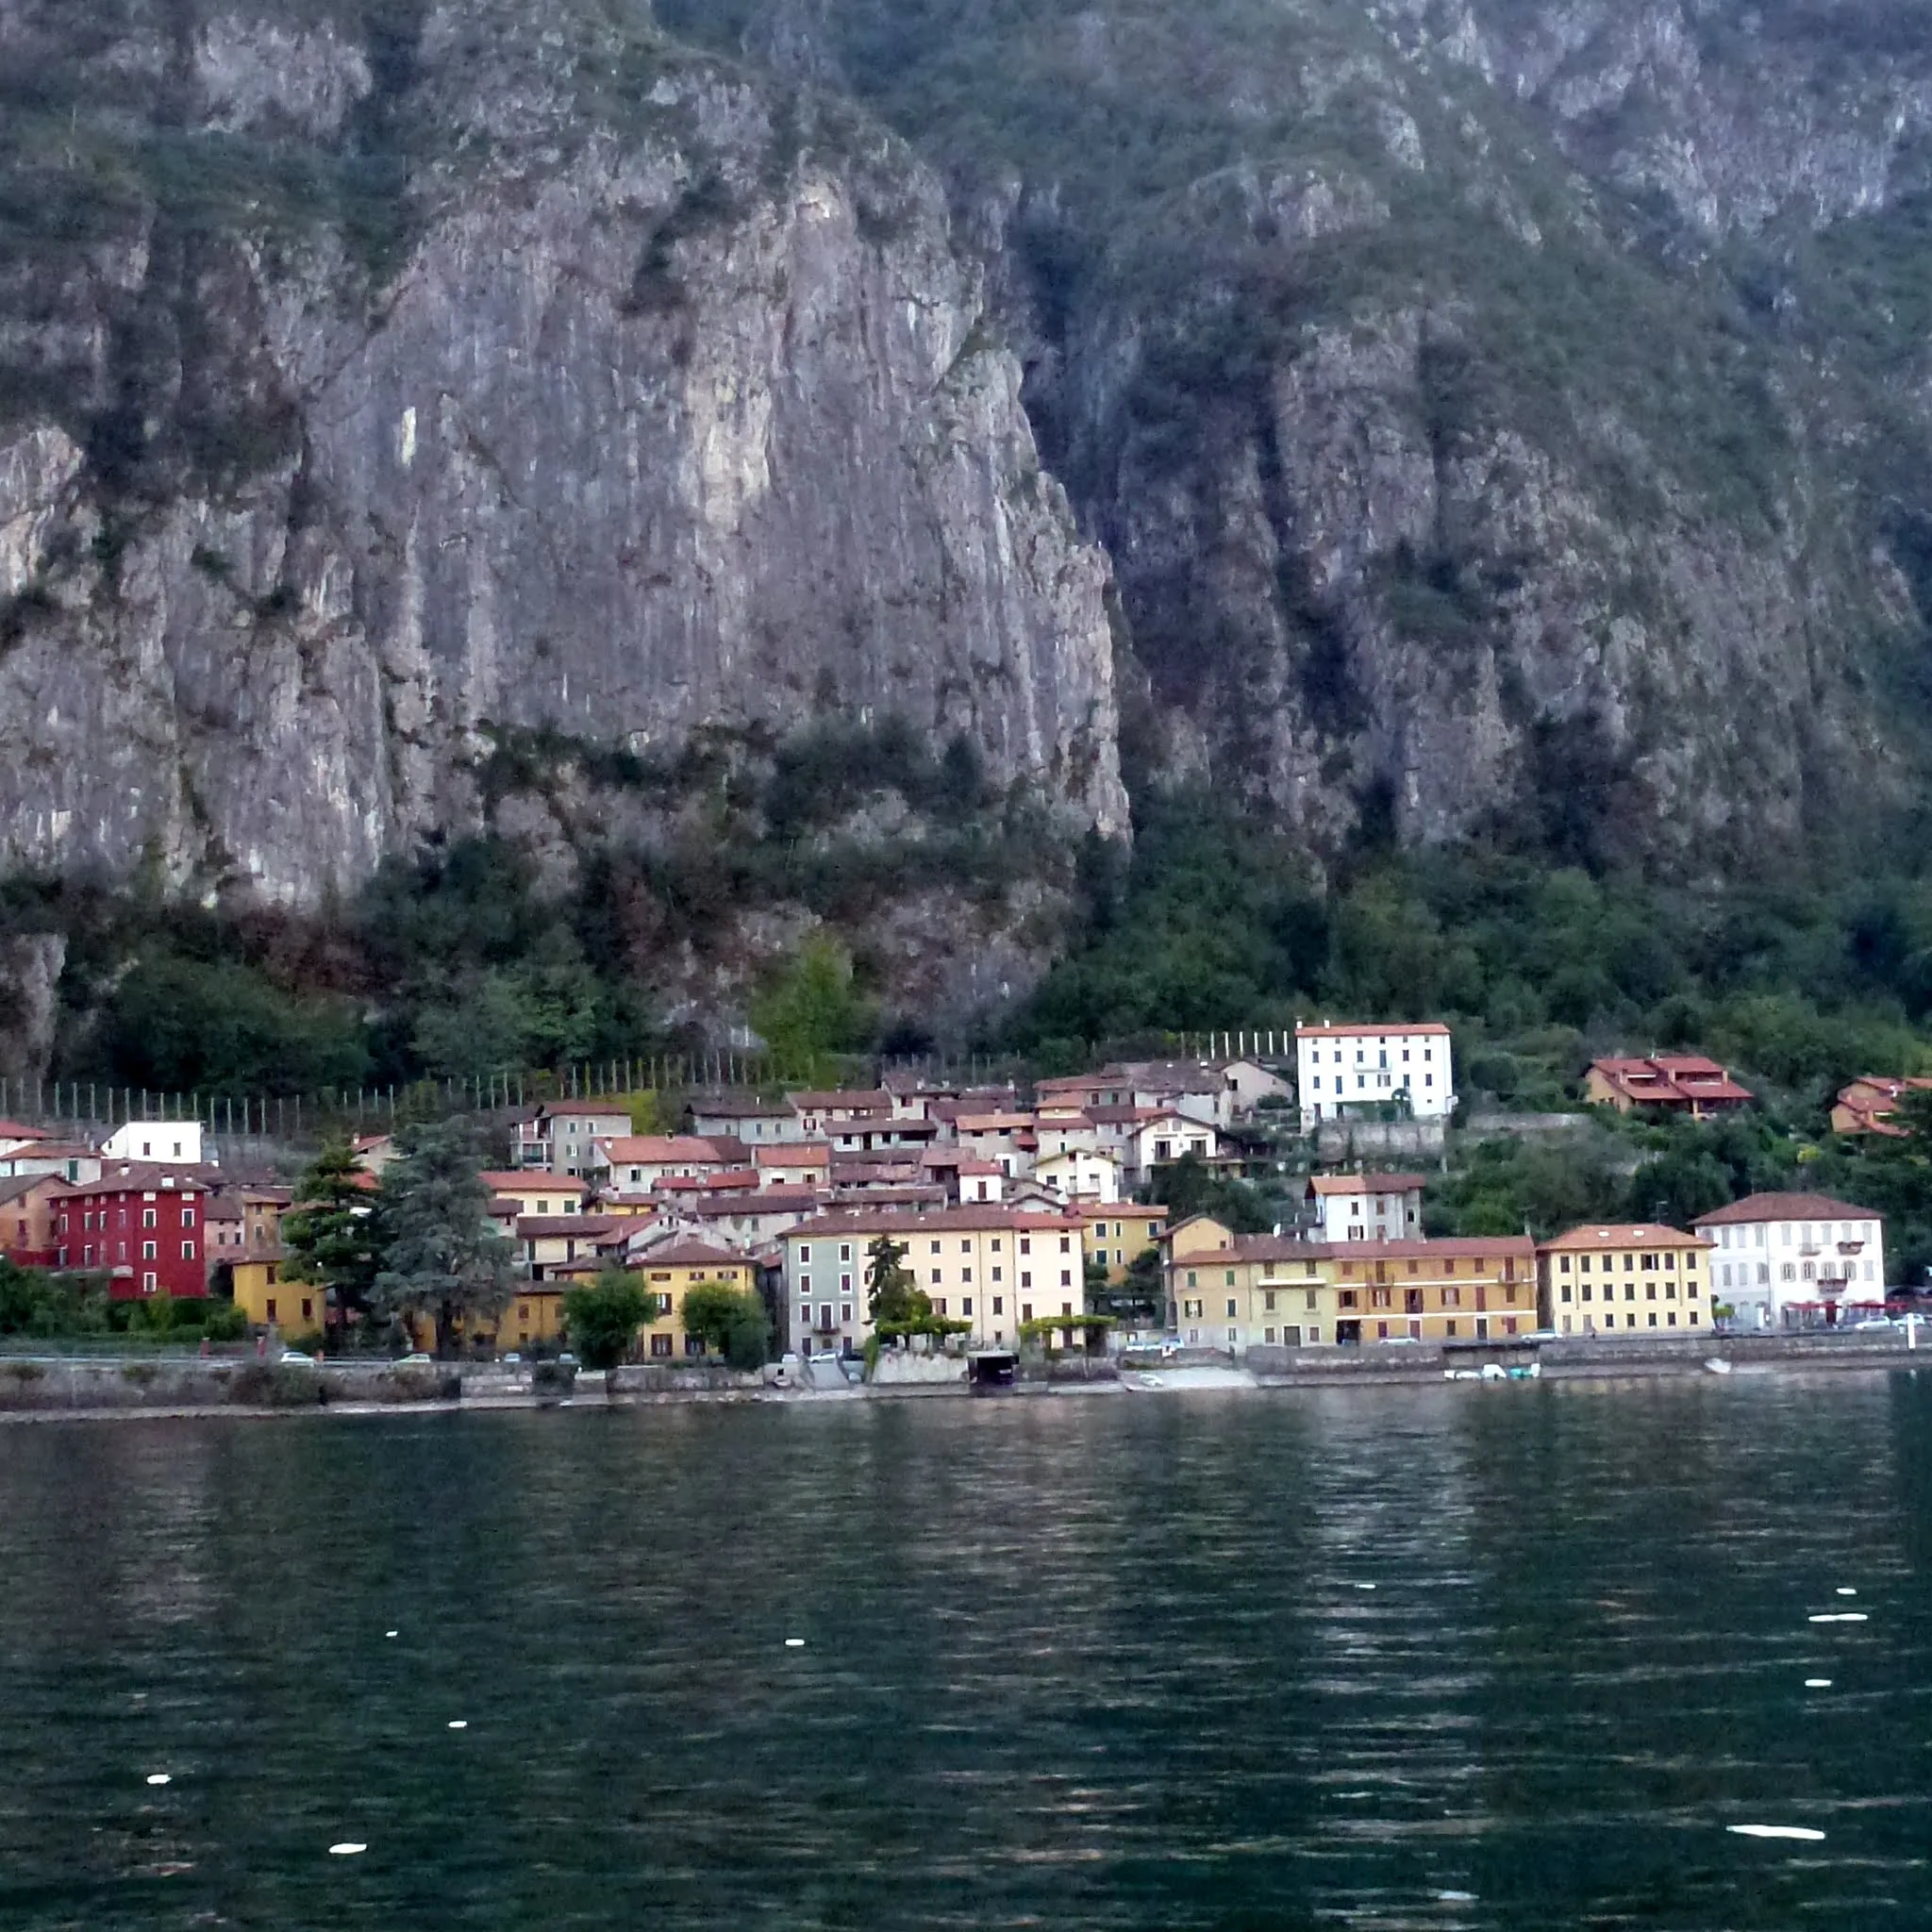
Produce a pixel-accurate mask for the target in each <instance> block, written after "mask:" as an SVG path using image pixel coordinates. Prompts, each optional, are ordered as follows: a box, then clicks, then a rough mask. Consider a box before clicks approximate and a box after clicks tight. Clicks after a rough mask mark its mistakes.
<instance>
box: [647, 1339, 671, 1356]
mask: <svg viewBox="0 0 1932 1932" xmlns="http://www.w3.org/2000/svg"><path fill="white" fill-rule="evenodd" d="M651 1353H652V1354H653V1355H655V1356H666V1355H669V1354H670V1353H671V1337H670V1336H668V1335H654V1336H652V1337H651Z"/></svg>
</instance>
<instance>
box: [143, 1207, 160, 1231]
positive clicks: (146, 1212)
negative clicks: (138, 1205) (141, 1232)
mask: <svg viewBox="0 0 1932 1932" xmlns="http://www.w3.org/2000/svg"><path fill="white" fill-rule="evenodd" d="M141 1224H142V1226H143V1227H157V1226H158V1225H159V1223H158V1220H157V1219H156V1217H155V1210H154V1209H153V1208H142V1210H141Z"/></svg>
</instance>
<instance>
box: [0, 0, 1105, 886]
mask: <svg viewBox="0 0 1932 1932" xmlns="http://www.w3.org/2000/svg"><path fill="white" fill-rule="evenodd" d="M67 11H68V9H66V8H61V7H58V6H56V5H54V4H52V0H0V66H4V65H7V64H8V63H9V62H10V63H11V64H12V67H13V71H14V72H15V74H16V75H21V76H22V77H23V81H22V84H23V86H24V88H25V91H26V92H27V93H28V95H29V97H30V102H31V106H30V108H29V110H28V111H25V112H24V113H23V115H22V116H21V117H20V118H18V119H17V120H16V121H15V122H14V123H13V124H12V125H11V126H10V127H9V129H8V137H7V153H6V156H5V158H4V161H0V165H4V167H5V168H6V170H7V172H8V177H9V178H8V188H9V191H10V192H11V195H12V198H13V200H14V201H15V202H16V203H17V202H18V201H19V199H20V198H21V197H22V196H25V195H33V194H39V195H43V196H47V195H58V196H64V197H66V200H67V202H68V203H69V204H70V207H69V208H67V209H65V210H63V213H64V214H65V216H66V218H65V219H63V220H61V221H60V222H58V223H55V222H49V223H47V224H45V225H42V226H41V227H39V228H35V227H34V225H33V224H32V223H31V221H27V222H25V224H24V225H25V227H26V228H27V229H28V230H29V231H30V232H28V233H27V234H26V235H25V238H24V240H23V242H22V245H21V246H20V247H18V248H15V249H11V250H8V251H7V253H6V256H5V257H0V600H4V601H0V856H4V858H5V859H7V860H8V861H10V862H12V863H14V864H18V865H25V866H28V867H32V868H36V869H42V870H47V871H58V870H70V869H73V868H75V867H78V866H84V865H87V864H91V863H92V864H98V865H102V866H105V867H108V868H109V869H113V870H125V869H127V868H129V867H131V866H133V865H135V864H137V863H142V862H146V863H150V864H153V865H157V866H158V867H159V868H160V869H161V872H162V874H163V875H164V876H166V877H167V878H169V879H171V880H172V881H174V882H175V884H176V885H177V886H179V887H182V888H184V889H185V888H191V887H192V888H193V889H195V890H208V889H214V888H219V887H222V886H224V885H228V884H241V885H245V886H246V887H248V888H249V889H250V890H252V891H256V892H258V893H260V894H262V895H265V896H267V897H270V898H273V899H277V900H281V901H284V902H292V903H300V902H304V901H308V900H312V899H313V898H314V897H315V896H316V895H317V894H318V893H319V892H321V891H323V890H324V889H325V887H326V886H327V885H328V884H329V883H330V882H331V881H338V882H342V883H347V882H350V881H353V880H355V879H357V878H358V877H360V876H362V875H364V874H367V873H368V872H369V871H370V870H371V869H372V868H373V867H374V866H375V863H376V862H377V860H378V859H379V858H380V857H381V856H382V855H383V854H384V853H386V852H389V851H392V850H395V849H397V848H399V847H401V846H404V845H406V844H407V843H408V841H410V840H411V839H412V838H413V837H415V836H417V835H419V834H423V833H425V832H430V831H461V830H463V829H465V828H467V827H470V826H473V825H475V824H476V823H478V812H479V803H478V796H477V788H476V785H475V775H474V774H475V763H476V760H477V757H478V754H479V752H480V751H481V750H482V749H483V748H484V747H485V746H486V744H487V742H488V741H489V736H490V733H491V731H492V730H501V729H503V728H506V727H515V728H518V729H522V730H525V731H541V732H550V733H555V734H558V735H559V736H561V737H564V738H568V739H572V740H583V741H591V742H602V743H609V744H618V745H622V746H625V747H626V748H628V749H629V750H631V751H633V752H639V753H646V754H654V753H658V752H665V753H671V752H675V749H676V747H677V746H678V745H679V744H680V743H681V742H682V741H684V740H685V739H687V738H688V737H689V736H690V734H691V732H692V731H693V730H695V729H698V728H699V727H706V728H708V729H710V730H712V731H719V730H724V731H733V732H738V733H741V734H742V735H743V736H744V737H745V738H746V739H747V740H749V741H753V742H769V741H774V740H776V739H779V738H782V737H783V736H784V735H786V734H787V733H789V732H790V731H791V730H792V729H794V728H795V727H797V726H798V725H800V724H804V723H806V722H808V720H809V719H810V718H811V717H812V716H813V715H814V714H815V713H818V712H823V711H825V710H827V709H833V710H838V711H841V712H857V713H859V714H861V715H865V714H874V715H878V714H884V713H888V712H891V713H897V714H899V715H902V716H903V717H904V718H906V719H907V720H908V722H909V723H910V724H912V725H913V727H914V728H915V729H916V730H917V731H918V732H919V733H921V734H922V735H924V737H925V738H926V739H927V740H928V741H930V742H931V743H932V744H934V746H935V747H941V746H943V745H944V744H945V743H946V742H947V741H950V740H951V739H953V738H955V737H960V738H963V739H965V740H966V741H968V742H970V744H971V745H972V746H973V747H974V749H975V750H976V752H977V754H978V756H979V758H980V759H981V761H982V762H983V765H984V767H985V769H986V771H987V772H988V774H989V775H990V776H991V778H992V779H993V780H995V781H997V782H998V783H1000V784H1003V785H1015V784H1018V785H1024V786H1026V787H1029V788H1031V789H1032V790H1033V791H1036V792H1037V793H1038V794H1040V795H1041V796H1043V797H1044V798H1045V799H1046V800H1047V801H1049V802H1050V803H1051V804H1052V805H1054V806H1055V807H1057V808H1059V809H1061V810H1062V811H1063V812H1064V813H1065V814H1066V816H1067V818H1068V820H1069V822H1070V823H1071V824H1074V825H1075V826H1091V827H1096V828H1098V829H1099V830H1101V831H1102V832H1103V833H1108V834H1112V833H1117V832H1120V831H1122V830H1124V825H1125V816H1126V814H1125V798H1124V791H1123V790H1122V786H1121V781H1120V775H1119V769H1118V761H1117V752H1116V718H1115V700H1114V691H1113V684H1112V641H1111V638H1110V634H1109V625H1108V613H1107V608H1106V598H1107V593H1108V565H1107V561H1106V558H1105V557H1104V555H1103V554H1102V553H1101V552H1100V551H1099V550H1098V549H1097V548H1096V547H1094V546H1092V545H1091V544H1089V543H1085V542H1082V541H1080V540H1079V538H1078V537H1077V535H1076V533H1075V532H1074V527H1073V522H1072V518H1071V515H1070V512H1069V509H1068V507H1067V504H1066V500H1065V498H1064V496H1063V494H1062V492H1061V491H1060V490H1059V488H1058V485H1057V484H1056V483H1055V482H1054V481H1053V479H1052V478H1051V477H1050V476H1048V475H1044V474H1043V473H1042V471H1041V466H1040V462H1039V458H1038V455H1037V452H1036V450H1035V446H1034V441H1033V437H1032V433H1031V430H1030V428H1029V426H1028V422H1027V418H1026V415H1025V412H1024V408H1022V406H1021V402H1020V380H1021V378H1020V371H1019V367H1018V365H1017V363H1016V362H1015V361H1014V360H1013V358H1011V357H1010V356H1009V355H1008V353H1007V352H1006V351H1005V350H1004V349H1002V348H1001V347H1000V346H999V345H998V343H997V341H996V340H995V339H994V337H993V336H992V334H991V332H990V331H989V330H988V328H987V327H986V326H985V323H984V316H983V303H982V297H981V292H980V285H979V277H978V273H977V271H976V270H975V269H974V268H973V267H972V266H970V265H969V264H968V263H967V262H965V261H963V260H962V259H961V258H960V257H959V256H958V254H956V252H955V251H954V249H953V248H952V246H951V244H950V241H949V231H948V219H947V212H946V208H945V203H944V198H943V195H942V193H941V191H940V189H939V188H938V186H937V185H936V183H935V181H934V179H933V178H932V177H931V176H930V175H927V174H926V173H924V171H923V170H922V168H921V167H920V166H919V165H918V163H917V162H916V161H915V160H914V159H913V158H912V157H911V156H910V154H909V153H908V151H907V150H906V149H905V148H903V147H902V146H900V145H899V144H898V143H897V142H894V141H892V140H891V138H890V137H888V136H886V135H884V134H883V133H882V132H881V131H879V130H878V129H876V128H875V127H874V126H872V125H868V124H867V123H866V122H865V121H864V120H863V119H862V117H860V116H858V115H857V114H855V113H852V112H850V111H848V110H844V109H842V108H838V107H837V106H836V105H827V104H826V103H824V102H823V101H821V100H819V99H817V98H816V97H814V96H812V95H810V94H809V93H798V92H791V91H789V90H785V89H781V88H773V87H767V86H764V85H761V84H758V83H755V82H754V81H752V80H750V79H748V78H746V77H745V76H743V75H738V74H734V73H732V72H730V71H728V70H725V69H724V68H721V67H720V66H718V65H717V64H716V63H714V62H712V61H710V60H708V59H705V58H698V57H692V56H687V55H685V54H683V53H681V52H679V51H678V50H677V49H675V47H672V46H671V45H669V44H668V43H667V42H664V41H662V40H661V39H660V38H659V37H658V35H657V34H656V32H655V31H654V30H653V29H652V28H651V26H650V25H649V23H648V17H647V15H646V14H645V13H644V10H643V9H642V8H632V9H629V10H628V14H627V13H626V9H625V8H608V9H607V8H590V7H576V6H572V5H565V4H556V0H543V4H538V0H532V4H530V5H528V6H522V7H517V6H510V5H508V4H504V0H497V4H493V5H490V6H480V7H479V6H458V5H453V4H452V5H437V6H434V7H426V8H425V7H418V6H412V5H403V4H398V5H396V6H394V7H392V8H342V9H341V10H340V17H333V18H332V17H330V9H328V8H313V9H305V10H304V11H305V13H306V15H307V19H306V24H302V25H295V24H291V21H290V19H289V18H288V17H287V10H286V9H284V8H280V7H277V6H275V5H273V4H270V0H253V4H250V0H233V4H230V5H227V6H225V7H216V6H214V5H212V4H209V5H208V6H196V7H182V6H176V5H170V6H166V7H163V6H160V5H158V4H157V5H154V6H145V5H142V4H140V0H129V4H128V5H126V6H124V7H120V8H112V9H108V8H103V9H101V11H102V14H103V17H104V18H111V19H112V21H113V22H114V25H112V27H111V28H103V29H102V30H100V31H99V32H98V33H97V34H95V35H93V36H89V35H85V34H84V35H80V36H78V37H68V36H65V35H63V34H62V32H61V23H62V17H63V16H64V15H65V13H66V12H67ZM385 21H386V22H387V24H386V25H385V24H383V23H384V22H385Z"/></svg>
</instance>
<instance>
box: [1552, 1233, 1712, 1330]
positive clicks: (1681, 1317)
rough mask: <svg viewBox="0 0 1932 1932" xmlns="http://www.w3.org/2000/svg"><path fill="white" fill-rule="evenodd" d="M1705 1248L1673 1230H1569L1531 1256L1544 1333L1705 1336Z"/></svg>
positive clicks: (1704, 1244)
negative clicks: (1685, 1333) (1673, 1332)
mask: <svg viewBox="0 0 1932 1932" xmlns="http://www.w3.org/2000/svg"><path fill="white" fill-rule="evenodd" d="M1711 1245H1712V1244H1711V1243H1710V1242H1709V1241H1706V1240H1704V1239H1703V1238H1702V1237H1701V1236H1699V1235H1694V1234H1685V1233H1684V1232H1683V1231H1682V1230H1681V1229H1679V1228H1674V1227H1658V1226H1656V1225H1650V1226H1641V1227H1640V1226H1632V1225H1627V1224H1626V1225H1622V1226H1613V1227H1573V1228H1572V1229H1571V1230H1570V1232H1569V1233H1568V1234H1562V1235H1558V1236H1557V1239H1556V1240H1555V1241H1544V1242H1543V1243H1542V1244H1541V1246H1540V1247H1539V1248H1538V1249H1537V1275H1538V1287H1539V1291H1540V1294H1541V1315H1542V1324H1543V1326H1544V1327H1546V1328H1554V1329H1555V1330H1556V1331H1557V1334H1559V1335H1612V1334H1614V1335H1625V1334H1629V1333H1631V1332H1633V1331H1634V1332H1637V1333H1640V1334H1645V1335H1648V1334H1650V1333H1651V1332H1652V1331H1653V1330H1656V1331H1657V1333H1659V1334H1668V1333H1669V1332H1670V1331H1671V1330H1672V1329H1676V1330H1678V1331H1679V1332H1683V1331H1685V1330H1690V1331H1691V1332H1693V1333H1694V1332H1700V1331H1701V1332H1704V1333H1708V1332H1709V1329H1710V1270H1709V1267H1708V1264H1707V1262H1706V1260H1705V1257H1706V1255H1707V1254H1708V1252H1709V1251H1710V1248H1711Z"/></svg>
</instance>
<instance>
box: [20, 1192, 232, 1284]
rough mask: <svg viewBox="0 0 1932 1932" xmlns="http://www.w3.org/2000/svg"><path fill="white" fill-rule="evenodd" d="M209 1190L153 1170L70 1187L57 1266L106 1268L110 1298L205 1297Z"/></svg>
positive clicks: (62, 1212) (60, 1213)
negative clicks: (154, 1296) (153, 1296)
mask: <svg viewBox="0 0 1932 1932" xmlns="http://www.w3.org/2000/svg"><path fill="white" fill-rule="evenodd" d="M207 1196H208V1187H207V1185H206V1184H205V1183H204V1182H202V1181H198V1180H195V1179H193V1178H192V1177H191V1176H188V1175H184V1174H172V1173H169V1172H167V1171H165V1170H163V1169H161V1168H158V1167H148V1168H140V1167H136V1168H129V1169H126V1170H125V1171H123V1172H121V1173H119V1174H111V1175H109V1174H103V1175H102V1176H101V1178H100V1179H99V1180H97V1181H82V1182H80V1183H79V1184H78V1185H76V1186H72V1187H70V1188H69V1189H68V1190H67V1192H66V1195H65V1197H64V1198H63V1199H62V1200H61V1202H60V1204H59V1208H58V1215H57V1240H58V1250H57V1257H56V1259H57V1264H58V1266H59V1267H62V1268H75V1269H79V1270H82V1271H83V1272H85V1271H89V1270H100V1271H103V1272H105V1273H106V1274H108V1277H109V1279H108V1293H109V1294H111V1295H112V1296H113V1298H114V1299H115V1300H116V1301H117V1302H121V1301H138V1300H140V1299H141V1297H142V1296H143V1295H151V1294H168V1295H174V1296H175V1297H176V1298H186V1299H194V1298H198V1297H200V1296H202V1295H205V1294H207V1293H208V1242H207V1234H206V1232H205V1229H204V1226H203V1224H204V1222H205V1220H206V1218H207V1216H206V1211H205V1202H206V1200H207Z"/></svg>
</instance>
